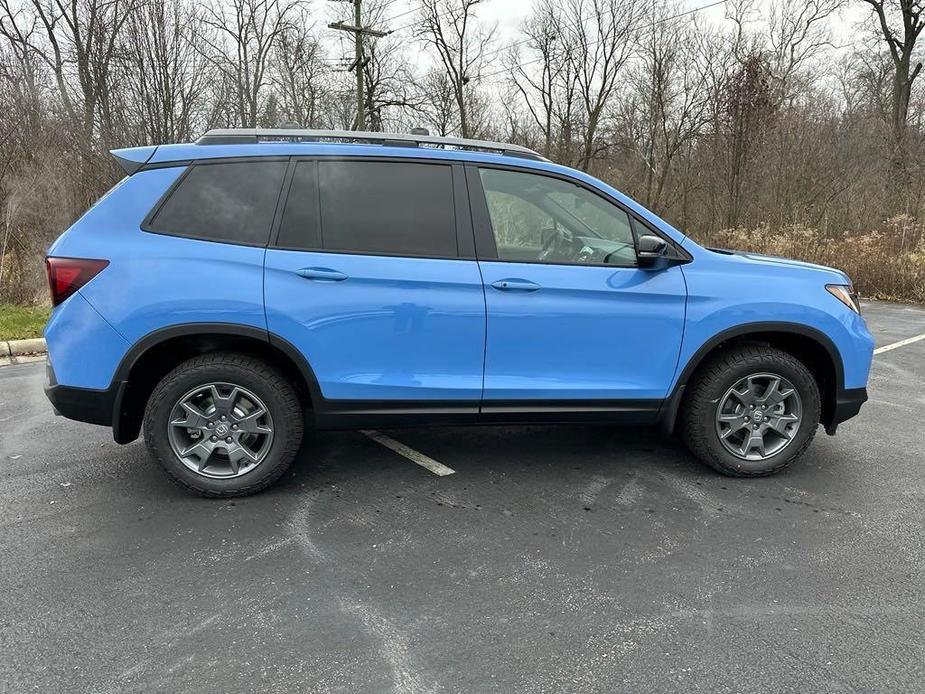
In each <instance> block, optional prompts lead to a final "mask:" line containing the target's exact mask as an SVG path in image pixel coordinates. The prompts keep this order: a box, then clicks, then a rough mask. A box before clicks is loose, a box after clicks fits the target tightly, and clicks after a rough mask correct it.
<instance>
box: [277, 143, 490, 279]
mask: <svg viewBox="0 0 925 694" xmlns="http://www.w3.org/2000/svg"><path fill="white" fill-rule="evenodd" d="M306 161H310V162H315V167H316V169H315V173H316V175H315V190H316V193H317V195H318V196H319V204H318V215H319V220H318V223H319V228H321V227H320V224H321V220H320V215H321V204H320V196H321V185H320V181H319V176H318V168H319V167H318V164H319V163H320V162H322V161H345V162H382V163H392V164H424V165H427V166H446V167H448V168H449V169H450V185H451V196H452V199H453V218H454V223H455V232H456V255H429V254H417V253H386V252H384V251H358V250H357V251H349V250H340V249H333V248H306V247H298V248H296V247H292V246H281V245H279V230H280V226H281V225H282V217H283V213H284V212H285V210H286V205H287V204H288V202H289V194H290V193H291V192H292V191H291V184H292V177H293V176H294V174H295V167H296V166H297V165H298V163H299V162H306ZM464 166H465V164H464V163H462V162H457V161H442V160H434V159H427V158H423V157H377V156H362V157H351V156H345V155H343V154H329V155H293V156H292V157H291V163H290V171H289V172H288V175H287V176H288V177H287V178H285V179H284V181H283V193H282V194H281V199H280V204H279V208H278V215H277V217H278V218H277V219H276V220H274V228H273V230H272V231H271V233H270V243H269V245H268V246H267V248H268V249H272V250H277V251H289V252H292V253H328V254H331V255H357V256H370V257H377V258H412V259H421V260H470V261H475V260H476V250H475V235H474V231H473V226H474V225H473V222H472V213H471V211H470V205H469V197H470V196H469V193H468V189H467V187H466V181H465V171H464ZM321 238H322V243H324V229H323V228H321Z"/></svg>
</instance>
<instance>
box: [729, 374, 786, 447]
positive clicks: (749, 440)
mask: <svg viewBox="0 0 925 694" xmlns="http://www.w3.org/2000/svg"><path fill="white" fill-rule="evenodd" d="M802 420H803V404H802V402H801V401H800V394H799V393H798V392H797V389H796V388H795V387H794V386H793V384H792V383H791V382H790V381H788V380H787V379H786V378H784V377H783V376H779V375H778V374H773V373H756V374H752V375H750V376H746V377H745V378H743V379H741V380H739V381H738V382H736V383H735V385H733V386H732V387H731V388H730V389H729V390H727V391H726V394H725V395H724V396H723V397H722V398H720V400H719V404H718V405H717V408H716V433H717V435H718V436H719V440H720V443H721V444H723V448H725V449H726V450H727V451H729V452H730V453H732V455H734V456H735V457H737V458H741V459H742V460H767V459H768V458H771V457H772V456H775V455H777V454H778V453H780V452H781V451H782V450H784V449H785V448H786V447H787V446H789V445H790V444H791V442H792V441H793V439H794V437H796V435H797V432H798V431H799V430H800V424H801V422H802Z"/></svg>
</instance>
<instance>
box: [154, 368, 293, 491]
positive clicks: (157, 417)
mask: <svg viewBox="0 0 925 694" xmlns="http://www.w3.org/2000/svg"><path fill="white" fill-rule="evenodd" d="M302 426H303V423H302V407H301V403H300V402H299V398H298V395H297V394H296V392H295V390H294V389H293V387H292V385H291V384H290V383H289V382H288V381H287V380H286V379H285V378H284V377H283V376H282V375H281V374H280V373H279V372H278V371H276V370H275V369H274V368H272V367H271V366H269V365H268V364H266V363H265V362H263V361H261V360H259V359H255V358H254V357H251V356H249V355H245V354H233V353H227V352H221V353H213V354H205V355H202V356H199V357H194V358H193V359H190V360H188V361H185V362H183V363H182V364H180V365H179V366H177V367H176V368H175V369H174V370H173V371H171V372H170V373H169V374H167V375H166V376H165V377H164V379H163V380H162V381H161V382H160V383H158V385H157V386H156V387H155V389H154V392H153V393H151V397H150V398H149V399H148V406H147V408H146V410H145V421H144V429H145V443H146V444H147V446H148V449H149V450H150V451H151V453H152V455H153V456H154V457H155V459H157V461H158V462H159V463H160V464H161V467H163V468H164V470H165V471H166V472H167V474H168V475H169V476H170V477H171V478H173V479H174V480H175V481H176V482H178V483H179V484H181V485H183V486H184V487H186V488H187V489H189V490H191V491H193V492H196V493H198V494H201V495H203V496H217V497H230V496H245V495H247V494H254V493H256V492H258V491H260V490H262V489H264V488H265V487H267V486H269V485H270V484H272V483H273V482H275V481H276V480H277V479H279V478H280V477H281V476H282V474H283V473H284V472H285V471H286V469H287V468H288V467H289V465H290V464H291V463H292V460H293V459H294V458H295V455H296V452H297V451H298V448H299V444H300V443H301V441H302Z"/></svg>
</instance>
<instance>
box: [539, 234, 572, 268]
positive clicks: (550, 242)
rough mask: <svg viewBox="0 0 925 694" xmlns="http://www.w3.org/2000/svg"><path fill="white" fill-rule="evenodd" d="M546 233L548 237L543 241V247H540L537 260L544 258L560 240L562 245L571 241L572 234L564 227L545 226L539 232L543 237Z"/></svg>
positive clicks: (569, 243)
mask: <svg viewBox="0 0 925 694" xmlns="http://www.w3.org/2000/svg"><path fill="white" fill-rule="evenodd" d="M547 234H548V236H549V237H548V238H547V239H546V241H544V242H543V247H542V248H541V249H540V253H539V256H538V257H537V260H545V259H546V257H547V256H548V255H549V253H550V251H551V250H552V247H553V246H554V245H555V244H556V243H558V242H560V241H561V242H563V245H565V244H568V245H571V243H572V235H571V234H570V233H569V232H568V230H566V229H560V228H559V227H546V228H545V229H543V230H542V231H541V232H540V238H543V237H545V236H546V235H547Z"/></svg>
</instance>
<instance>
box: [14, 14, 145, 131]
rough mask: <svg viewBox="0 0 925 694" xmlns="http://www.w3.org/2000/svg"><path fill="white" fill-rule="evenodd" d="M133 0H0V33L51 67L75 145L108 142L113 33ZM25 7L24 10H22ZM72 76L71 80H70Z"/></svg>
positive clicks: (118, 29) (115, 38)
mask: <svg viewBox="0 0 925 694" xmlns="http://www.w3.org/2000/svg"><path fill="white" fill-rule="evenodd" d="M135 7H136V0H71V1H70V2H64V0H52V1H51V2H43V1H42V0H31V1H30V2H29V3H28V4H26V5H25V6H20V5H19V4H17V5H16V6H14V5H13V3H12V2H11V1H10V0H0V35H2V36H3V37H4V38H5V39H6V40H7V41H8V42H9V43H10V45H12V46H18V47H19V48H18V50H24V49H28V50H30V51H32V52H33V53H34V55H36V56H38V58H40V59H41V60H42V61H43V62H44V63H45V64H46V65H47V66H48V68H49V69H50V70H51V71H52V74H53V75H54V78H55V83H56V85H57V89H58V96H59V98H60V101H61V105H62V106H63V108H64V110H65V112H66V113H67V114H68V116H69V117H70V119H71V121H72V122H73V123H75V124H77V125H78V127H79V130H78V133H79V135H80V136H81V144H82V145H83V146H84V147H85V148H89V147H90V143H92V141H93V138H94V136H95V135H96V134H97V126H98V127H99V131H98V132H99V135H100V137H101V138H102V140H103V142H104V144H106V143H109V142H110V141H111V133H112V127H111V125H112V109H111V101H110V96H111V93H110V88H111V86H112V79H111V78H112V70H113V64H114V62H115V60H116V50H117V46H118V38H119V36H120V33H121V31H122V28H123V26H124V25H125V22H126V21H127V20H128V18H129V16H130V15H131V13H132V12H133V11H134V10H135ZM27 10H28V11H27ZM72 76H73V79H72Z"/></svg>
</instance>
